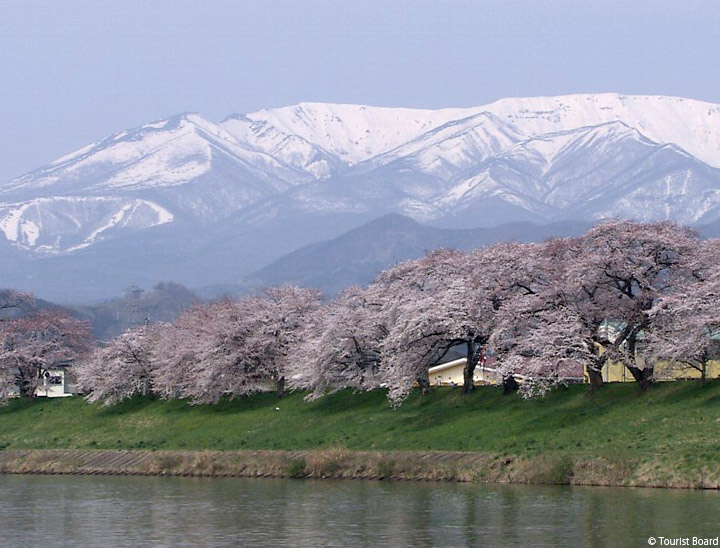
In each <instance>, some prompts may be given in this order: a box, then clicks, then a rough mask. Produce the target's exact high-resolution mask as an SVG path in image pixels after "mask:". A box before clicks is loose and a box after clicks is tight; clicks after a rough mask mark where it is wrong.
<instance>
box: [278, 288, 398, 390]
mask: <svg viewBox="0 0 720 548" xmlns="http://www.w3.org/2000/svg"><path fill="white" fill-rule="evenodd" d="M380 308H381V306H380V305H379V303H377V302H373V299H372V297H371V293H369V292H368V291H366V290H364V289H362V288H360V287H358V286H354V287H351V288H348V289H347V290H345V291H344V292H343V293H341V294H340V295H339V296H338V297H337V298H336V299H334V300H333V301H330V302H329V303H326V304H325V305H323V306H322V307H320V308H318V309H317V310H316V311H315V312H314V313H313V314H312V315H311V316H310V317H309V318H308V320H307V322H306V325H305V328H304V330H303V331H304V334H303V336H302V337H301V342H300V344H299V345H298V348H297V353H295V357H294V359H293V360H291V361H290V363H289V365H288V376H289V378H290V386H291V387H292V388H298V389H303V390H309V391H310V394H309V395H308V398H309V399H315V398H317V397H319V396H322V395H323V394H325V393H327V392H328V391H334V390H338V389H341V388H352V389H354V390H372V389H374V388H377V387H378V386H379V385H380V382H381V381H380V376H379V369H380V346H381V343H382V340H383V338H384V337H385V336H386V335H387V331H386V329H385V327H384V325H383V324H382V323H381V322H380V321H379V319H380V316H379V314H378V313H379V310H380Z"/></svg>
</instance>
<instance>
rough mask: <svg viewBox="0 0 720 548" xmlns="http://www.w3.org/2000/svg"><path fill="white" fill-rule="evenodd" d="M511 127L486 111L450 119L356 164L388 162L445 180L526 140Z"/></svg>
mask: <svg viewBox="0 0 720 548" xmlns="http://www.w3.org/2000/svg"><path fill="white" fill-rule="evenodd" d="M526 138H527V137H526V136H524V135H523V134H522V133H520V132H519V131H518V130H517V129H516V128H515V127H514V126H512V125H510V124H507V123H505V122H503V121H502V120H500V119H499V118H497V117H496V116H494V115H493V114H490V113H488V112H483V113H480V114H476V115H474V116H470V117H468V118H462V119H460V120H453V121H451V122H448V123H446V124H443V125H441V126H440V127H437V128H435V129H432V130H430V131H429V132H427V133H424V134H422V135H420V136H419V137H416V138H415V139H412V140H411V141H409V142H407V143H405V144H403V145H401V146H399V147H397V148H394V149H393V150H391V151H389V152H386V153H384V154H381V155H379V156H376V157H375V158H372V159H371V160H368V161H367V162H364V163H362V164H360V165H359V166H358V167H359V168H361V169H362V170H363V171H368V170H370V169H376V168H378V167H381V166H383V165H387V166H388V167H390V168H392V169H397V170H413V171H417V172H421V173H425V174H428V175H432V176H435V177H438V178H440V179H442V180H448V179H450V178H451V177H453V176H454V175H457V174H459V173H461V172H463V171H465V170H467V169H469V168H471V167H473V166H475V165H477V164H479V163H481V162H483V161H484V160H486V159H487V158H489V157H490V156H492V155H493V154H497V153H499V152H502V151H503V150H506V149H507V148H509V147H511V146H512V145H514V144H516V143H518V142H520V141H522V140H524V139H526Z"/></svg>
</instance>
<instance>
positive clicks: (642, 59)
mask: <svg viewBox="0 0 720 548" xmlns="http://www.w3.org/2000/svg"><path fill="white" fill-rule="evenodd" d="M718 29H720V1H719V0H707V1H705V0H685V1H684V2H680V1H675V0H673V1H664V0H647V1H643V0H627V1H613V0H596V1H590V0H572V1H561V0H556V1H541V0H532V1H513V0H499V1H481V0H476V1H469V0H468V1H453V0H444V1H436V2H425V1H420V0H408V1H393V0H382V1H374V0H358V1H342V0H332V1H314V2H311V1H303V0H289V1H271V0H256V1H241V0H236V1H227V2H225V1H213V0H204V1H199V0H198V1H196V2H189V1H180V0H155V1H152V0H142V1H132V0H123V1H117V2H113V1H105V0H91V1H77V0H62V1H59V0H51V1H46V2H41V1H33V0H0V181H4V180H7V179H9V178H11V177H13V176H16V175H19V174H22V173H24V172H26V171H29V170H31V169H34V168H36V167H39V166H40V165H42V164H44V163H46V162H48V161H50V160H52V159H54V158H56V157H58V156H60V155H62V154H65V153H67V152H70V151H72V150H74V149H76V148H79V147H80V146H83V145H85V144H87V143H89V142H92V141H94V140H96V139H99V138H100V137H103V136H105V135H107V134H109V133H113V132H115V131H120V130H122V129H125V128H129V127H134V126H137V125H140V124H142V123H145V122H147V121H150V120H154V119H158V118H162V117H166V116H169V115H171V114H174V113H177V112H184V111H197V112H199V113H201V114H202V115H204V116H205V117H207V118H209V119H212V120H218V119H221V118H223V117H224V116H225V115H227V114H229V113H233V112H252V111H254V110H258V109H260V108H264V107H274V106H282V105H287V104H293V103H298V102H300V101H329V102H345V103H364V104H372V105H383V106H409V107H428V108H438V107H444V106H470V105H480V104H483V103H488V102H491V101H493V100H495V99H498V98H501V97H506V96H531V95H554V94H564V93H578V92H600V91H618V92H622V93H628V94H630V93H639V94H644V93H647V94H662V95H679V96H685V97H692V98H696V99H703V100H707V101H712V102H720V55H718V51H720V38H719V37H718V34H719V30H718Z"/></svg>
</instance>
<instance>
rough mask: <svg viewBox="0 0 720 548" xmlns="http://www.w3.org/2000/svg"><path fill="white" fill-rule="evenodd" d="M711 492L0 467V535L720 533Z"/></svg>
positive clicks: (571, 537) (254, 538)
mask: <svg viewBox="0 0 720 548" xmlns="http://www.w3.org/2000/svg"><path fill="white" fill-rule="evenodd" d="M719 517H720V496H719V495H718V493H715V492H693V491H668V490H651V489H602V488H564V487H528V486H487V485H462V484H461V485H458V484H420V483H390V482H361V481H357V482H354V481H344V482H340V481H338V482H334V481H318V482H312V481H290V480H249V479H198V478H137V477H72V476H46V477H43V476H0V546H3V547H5V546H23V547H26V548H30V547H34V546H38V547H39V546H43V547H51V548H52V547H61V546H62V547H65V546H82V547H95V546H102V547H104V548H110V547H133V548H134V547H138V546H158V547H165V546H167V547H186V546H187V547H190V546H192V547H196V546H207V547H223V546H253V547H265V546H267V547H270V546H272V547H283V546H293V547H305V546H307V547H316V546H337V547H368V548H369V547H373V548H375V547H378V546H398V547H400V546H413V547H417V548H424V547H450V546H452V547H455V546H488V547H493V548H503V547H510V546H512V547H518V546H524V547H538V548H540V547H561V546H587V547H589V548H604V547H608V548H617V547H632V546H638V547H641V546H647V538H648V537H650V536H655V537H658V536H665V537H686V536H700V537H715V536H718V535H720V526H719V525H718V518H719Z"/></svg>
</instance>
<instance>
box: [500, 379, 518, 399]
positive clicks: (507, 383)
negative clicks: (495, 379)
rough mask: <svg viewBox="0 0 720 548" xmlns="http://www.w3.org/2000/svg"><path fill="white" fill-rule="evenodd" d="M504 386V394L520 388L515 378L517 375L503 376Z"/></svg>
mask: <svg viewBox="0 0 720 548" xmlns="http://www.w3.org/2000/svg"><path fill="white" fill-rule="evenodd" d="M502 386H503V394H505V395H507V394H510V393H511V392H515V391H516V390H517V389H518V388H520V385H519V384H518V382H517V381H516V380H515V377H513V376H512V375H508V376H507V377H503V381H502Z"/></svg>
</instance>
